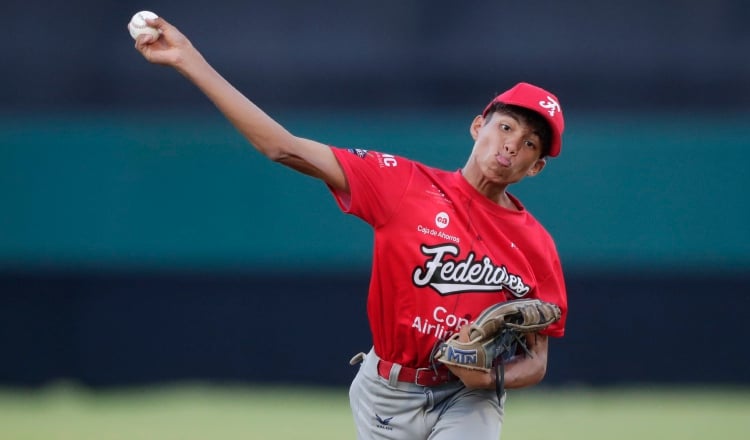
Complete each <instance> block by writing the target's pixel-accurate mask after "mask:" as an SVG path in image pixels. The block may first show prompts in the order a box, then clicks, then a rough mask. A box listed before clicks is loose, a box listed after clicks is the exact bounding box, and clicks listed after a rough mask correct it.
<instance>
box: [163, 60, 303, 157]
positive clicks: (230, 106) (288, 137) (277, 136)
mask: <svg viewBox="0 0 750 440" xmlns="http://www.w3.org/2000/svg"><path fill="white" fill-rule="evenodd" d="M175 68H176V69H177V70H178V71H179V72H180V73H181V74H183V75H184V76H185V77H186V78H187V79H188V80H190V81H191V82H192V83H193V84H195V85H196V86H197V87H198V88H199V89H200V90H201V91H202V92H203V93H204V94H205V95H206V97H207V98H208V99H209V100H210V101H211V102H212V103H213V104H214V105H215V106H216V107H217V108H218V109H219V111H221V112H222V113H223V114H224V116H225V117H226V118H227V119H228V120H229V122H231V123H232V125H234V127H235V128H236V129H237V130H238V131H239V132H240V133H241V134H242V135H243V136H244V137H245V138H246V139H247V140H248V141H249V142H250V143H251V144H252V145H253V146H254V147H255V148H256V149H257V150H258V151H260V152H261V153H262V154H263V155H264V156H266V157H268V158H269V159H271V160H279V159H280V158H281V157H282V156H283V155H284V154H285V152H287V151H288V149H289V148H290V147H291V146H292V144H293V143H295V142H297V140H298V139H297V138H296V137H295V136H293V135H292V134H291V133H289V132H288V131H287V130H286V129H285V128H284V127H282V126H281V125H280V124H279V123H277V122H276V121H275V120H273V119H272V118H271V117H270V116H268V115H267V114H266V113H265V112H263V110H261V109H260V108H259V107H258V106H256V105H255V104H254V103H253V102H251V101H250V100H249V99H247V98H246V97H245V96H244V95H243V94H242V93H241V92H240V91H239V90H237V89H236V88H235V87H234V86H232V85H231V84H230V83H229V82H228V81H227V80H226V79H225V78H224V77H222V76H221V75H220V74H219V73H218V72H217V71H216V70H215V69H214V68H213V67H212V66H211V65H210V64H209V63H208V62H207V61H206V60H205V59H204V58H203V56H202V55H201V54H200V53H199V52H198V51H197V50H195V49H192V50H190V51H189V52H188V53H187V54H186V55H185V57H184V59H181V60H180V61H179V62H178V63H177V64H176V65H175Z"/></svg>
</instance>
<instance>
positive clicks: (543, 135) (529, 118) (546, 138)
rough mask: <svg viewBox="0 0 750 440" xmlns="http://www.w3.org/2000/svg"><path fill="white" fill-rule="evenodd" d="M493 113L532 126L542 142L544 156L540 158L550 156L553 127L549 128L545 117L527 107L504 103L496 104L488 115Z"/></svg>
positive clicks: (490, 108)
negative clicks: (516, 119)
mask: <svg viewBox="0 0 750 440" xmlns="http://www.w3.org/2000/svg"><path fill="white" fill-rule="evenodd" d="M493 113H501V114H506V115H510V116H515V117H517V118H519V119H521V120H522V121H523V122H525V123H526V124H528V125H530V126H531V129H532V130H533V131H534V133H535V134H536V135H537V136H539V140H540V141H541V142H542V145H541V146H542V155H541V156H540V157H542V158H543V157H546V156H547V155H549V150H550V148H551V146H552V127H550V126H549V123H548V122H547V120H546V119H544V116H542V115H540V114H539V113H537V112H535V111H533V110H529V109H527V108H525V107H520V106H517V105H511V104H505V103H503V102H495V103H494V104H492V105H491V106H490V107H489V108H488V109H487V112H486V114H488V115H491V114H493Z"/></svg>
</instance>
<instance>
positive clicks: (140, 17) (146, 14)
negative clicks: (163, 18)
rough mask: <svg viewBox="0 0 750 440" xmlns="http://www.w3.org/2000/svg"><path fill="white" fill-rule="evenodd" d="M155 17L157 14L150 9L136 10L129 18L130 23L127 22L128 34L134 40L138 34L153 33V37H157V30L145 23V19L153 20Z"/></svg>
mask: <svg viewBox="0 0 750 440" xmlns="http://www.w3.org/2000/svg"><path fill="white" fill-rule="evenodd" d="M155 18H158V15H156V14H154V13H153V12H151V11H140V12H136V14H135V15H133V18H131V19H130V23H128V31H130V36H131V37H133V39H134V40H137V39H138V36H139V35H144V34H150V35H153V37H154V38H159V30H158V29H156V28H153V27H151V26H149V25H148V23H146V19H151V20H153V19H155Z"/></svg>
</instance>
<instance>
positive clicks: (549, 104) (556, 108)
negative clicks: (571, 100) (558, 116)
mask: <svg viewBox="0 0 750 440" xmlns="http://www.w3.org/2000/svg"><path fill="white" fill-rule="evenodd" d="M547 99H548V101H539V105H540V106H541V107H542V108H544V109H547V113H549V115H550V116H555V112H560V113H562V109H561V108H560V104H558V103H557V101H555V100H554V99H552V97H551V96H547Z"/></svg>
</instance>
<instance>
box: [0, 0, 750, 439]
mask: <svg viewBox="0 0 750 440" xmlns="http://www.w3.org/2000/svg"><path fill="white" fill-rule="evenodd" d="M142 9H149V10H152V11H155V12H156V13H157V14H160V15H162V16H164V17H165V18H167V19H168V20H169V21H171V22H172V23H173V24H175V25H176V26H178V27H179V28H180V29H181V30H182V31H183V32H184V33H185V34H186V35H187V36H188V37H189V38H190V39H191V41H192V42H193V44H194V45H195V46H196V47H198V48H199V49H200V50H201V51H202V52H203V54H204V56H205V57H206V58H207V59H208V60H209V61H210V62H211V63H212V64H213V65H214V66H215V67H216V68H217V69H218V70H219V71H220V72H221V73H222V74H223V75H224V76H225V77H226V78H227V79H228V80H230V81H231V82H232V83H233V84H235V85H236V86H237V87H238V88H239V89H240V90H241V91H242V92H244V93H245V94H246V95H247V96H248V97H250V98H251V99H253V100H254V101H255V102H256V103H257V104H258V105H260V106H261V107H263V108H264V109H266V110H267V111H268V112H269V113H270V114H271V115H272V116H273V117H274V118H276V119H277V120H278V121H280V122H281V123H282V124H284V125H285V126H286V127H287V128H288V129H290V130H291V131H292V132H294V133H296V134H298V135H301V136H306V137H311V138H314V139H317V140H320V141H322V142H327V143H330V144H333V145H338V146H349V147H360V148H367V149H376V150H381V151H386V152H390V153H393V154H399V155H404V156H408V157H410V158H413V159H417V160H420V161H422V162H424V163H426V164H428V165H432V166H436V167H440V168H444V169H457V168H459V167H461V166H462V165H463V164H464V161H465V159H466V157H467V156H468V153H469V151H470V148H471V145H472V142H471V138H470V136H469V133H468V127H469V123H470V122H471V120H472V118H473V117H474V116H475V115H476V114H478V113H480V112H481V110H482V108H483V107H484V105H485V104H486V103H487V102H488V101H489V100H491V99H492V98H493V97H494V96H495V95H496V94H497V93H499V92H502V91H504V90H506V89H508V88H509V87H511V86H512V85H513V84H515V83H516V82H519V81H528V82H532V83H535V84H538V85H540V86H542V87H545V88H547V89H549V90H552V91H553V92H554V93H556V94H557V96H558V97H559V98H560V100H561V102H562V105H563V109H564V111H565V117H566V124H567V126H566V132H565V135H564V140H563V151H562V154H561V155H560V157H558V158H554V159H552V160H551V161H550V163H549V164H548V166H547V168H546V169H545V171H544V173H542V174H541V175H539V176H538V177H535V178H533V179H527V180H526V181H524V182H522V183H521V184H519V185H518V186H517V188H515V189H514V190H513V192H514V194H515V195H516V196H518V197H519V198H521V200H522V201H524V203H525V205H526V207H527V208H528V209H529V210H530V211H531V212H532V213H534V214H535V215H536V217H537V218H538V219H539V220H540V221H541V222H542V223H543V224H544V225H545V226H546V227H547V229H548V230H549V231H550V232H551V233H552V234H553V236H554V237H555V239H556V242H557V245H558V249H559V252H560V255H561V258H562V260H563V266H564V269H565V272H566V279H567V286H568V295H569V301H570V316H569V320H568V327H567V333H566V337H565V338H563V339H560V340H554V341H552V344H551V354H550V364H549V370H548V374H547V377H546V379H545V385H546V386H548V387H551V388H553V389H560V390H566V389H571V387H580V386H584V387H592V388H594V389H597V388H606V387H625V388H629V387H643V386H646V387H650V386H677V387H688V388H690V389H692V388H694V387H700V388H712V389H713V388H715V387H740V388H746V387H747V386H748V385H750V374H748V371H750V354H749V353H748V350H747V349H746V345H747V340H748V336H750V331H748V328H747V326H746V323H745V321H744V320H745V319H747V318H746V317H745V316H744V314H743V313H742V312H743V311H744V310H747V309H749V308H750V200H749V198H748V195H747V191H748V189H750V177H749V176H748V174H749V173H748V172H747V170H746V166H745V159H746V152H745V150H746V149H747V147H748V145H750V126H749V124H748V116H750V110H749V108H750V107H749V106H750V57H749V56H748V54H749V53H750V51H749V49H750V27H748V26H747V23H748V21H749V20H750V3H748V2H746V1H742V0H711V1H708V0H680V1H678V0H663V1H660V2H653V1H646V0H632V1H629V2H614V3H612V2H589V1H582V0H578V1H568V2H556V1H535V0H531V1H526V2H504V1H496V2H455V1H442V0H433V1H429V2H428V1H417V0H413V1H390V0H384V1H380V2H375V3H373V2H370V3H360V2H345V1H339V0H324V1H316V2H302V1H295V0H282V1H277V2H248V1H242V2H241V1H215V2H211V3H205V2H197V1H191V0H181V1H162V0H154V1H151V2H149V3H147V4H137V3H132V2H115V1H101V0H100V1H96V2H95V1H92V0H73V1H71V2H52V1H44V0H36V1H35V0H31V1H24V2H21V1H15V0H5V1H3V2H2V4H1V5H0V21H2V24H3V29H4V31H5V34H6V37H5V38H4V39H3V41H2V43H0V45H2V53H3V68H2V69H0V79H2V81H1V82H0V84H2V86H0V116H1V117H0V157H1V159H0V209H1V210H2V211H0V387H7V388H12V389H21V390H27V391H28V390H30V391H32V392H33V391H34V390H41V389H44V387H45V386H48V385H51V384H56V383H60V381H69V382H71V383H74V384H77V386H83V387H86V389H91V390H107V389H112V388H118V389H119V388H121V387H143V386H145V387H147V388H148V387H158V386H163V385H165V384H175V383H177V384H179V383H184V382H186V381H201V382H206V383H211V384H226V383H230V384H251V385H255V384H262V385H264V386H265V385H271V386H280V387H292V388H294V387H302V386H308V385H310V386H313V385H314V386H322V387H324V388H329V387H330V389H333V390H341V389H344V388H345V387H346V386H347V384H348V383H349V382H350V380H351V379H352V377H353V375H354V373H355V371H354V369H353V368H351V367H350V366H349V365H348V362H347V361H348V359H349V357H350V356H351V355H352V354H354V353H356V352H358V351H365V350H367V349H368V348H369V346H370V336H369V330H368V326H367V323H366V313H365V296H366V289H367V284H368V276H369V263H370V252H371V241H372V235H371V232H370V230H369V228H368V227H367V226H366V225H365V224H364V223H362V222H361V221H359V220H358V219H356V218H354V217H350V216H345V215H343V214H341V213H340V212H339V210H338V208H337V207H336V205H335V203H334V201H333V199H332V198H331V196H330V195H329V194H328V192H327V190H326V188H325V187H324V186H323V185H322V184H320V183H318V182H317V181H314V180H313V179H310V178H307V177H304V176H300V175H297V174H295V173H294V172H292V171H290V170H288V169H285V168H283V167H280V166H275V165H273V164H271V163H270V162H268V161H267V160H265V159H263V158H262V157H261V156H260V155H259V154H257V153H256V152H254V151H253V150H252V149H251V148H249V147H248V146H247V145H246V143H245V142H244V140H243V139H242V137H241V136H239V135H238V134H237V133H236V132H235V131H234V129H233V128H232V127H231V125H229V123H228V122H226V121H225V120H224V119H223V118H222V116H221V115H220V114H219V113H218V112H217V111H216V109H215V108H214V107H213V106H212V105H211V104H210V103H209V102H208V101H207V100H206V99H205V98H204V97H203V96H202V95H201V94H200V93H199V92H198V91H197V89H195V88H194V87H193V86H192V85H190V84H189V83H188V82H187V81H186V80H185V79H184V78H183V77H181V76H180V75H179V74H178V73H176V72H175V71H173V70H170V69H167V68H163V67H159V66H153V65H150V64H148V63H147V62H146V61H145V60H144V59H143V58H142V57H141V56H140V55H139V54H138V53H137V52H136V51H135V50H134V49H133V42H132V40H131V38H130V36H129V34H128V32H127V30H126V24H127V22H128V21H129V19H130V17H131V16H132V15H133V13H135V12H137V11H138V10H142ZM291 323H293V324H291ZM331 334H336V335H338V336H337V342H336V344H330V343H322V341H323V340H325V335H331ZM747 401H748V397H747V394H745V395H744V397H743V402H744V404H745V405H747ZM746 407H747V406H746ZM744 428H748V430H747V431H745V433H748V432H750V426H747V425H744Z"/></svg>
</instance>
